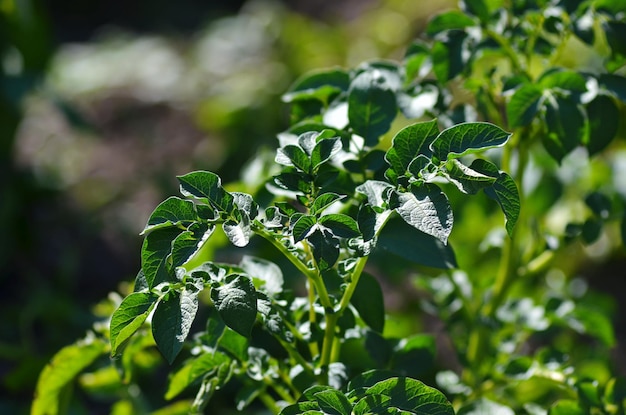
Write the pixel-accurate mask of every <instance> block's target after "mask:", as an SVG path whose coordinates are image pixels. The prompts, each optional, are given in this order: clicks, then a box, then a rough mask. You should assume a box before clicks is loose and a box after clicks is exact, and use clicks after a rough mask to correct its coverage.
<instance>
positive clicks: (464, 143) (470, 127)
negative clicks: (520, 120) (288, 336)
mask: <svg viewBox="0 0 626 415" xmlns="http://www.w3.org/2000/svg"><path fill="white" fill-rule="evenodd" d="M510 137H511V133H507V132H506V131H504V130H503V129H502V128H500V127H498V126H496V125H493V124H490V123H486V122H472V123H462V124H457V125H454V126H452V127H450V128H446V129H445V130H443V131H442V132H441V133H440V134H439V135H438V136H437V138H436V139H435V141H433V142H432V144H431V145H430V147H431V149H432V150H433V153H434V155H435V156H436V157H437V158H438V159H439V160H445V159H446V158H457V157H460V156H462V155H464V154H467V153H469V152H472V151H476V150H485V149H488V148H493V147H499V146H502V145H504V143H506V142H507V140H508V139H509V138H510Z"/></svg>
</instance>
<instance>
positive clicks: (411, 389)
mask: <svg viewBox="0 0 626 415" xmlns="http://www.w3.org/2000/svg"><path fill="white" fill-rule="evenodd" d="M365 393H366V395H383V396H387V397H389V398H391V399H390V400H389V401H388V402H386V406H387V407H395V408H398V409H400V410H404V411H410V412H412V413H414V414H416V415H434V414H437V415H447V414H450V415H454V409H452V405H451V404H450V402H448V400H447V399H446V397H445V396H444V395H443V393H441V392H439V391H438V390H437V389H434V388H431V387H430V386H426V385H424V384H423V383H422V382H420V381H419V380H415V379H412V378H408V377H394V378H391V379H387V380H383V381H380V382H378V383H376V384H375V385H373V386H372V387H370V388H368V389H367V391H366V392H365Z"/></svg>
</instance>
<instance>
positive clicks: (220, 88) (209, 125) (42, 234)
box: [0, 0, 454, 414]
mask: <svg viewBox="0 0 626 415" xmlns="http://www.w3.org/2000/svg"><path fill="white" fill-rule="evenodd" d="M453 4H454V1H451V0H450V1H420V2H415V1H411V0H367V1H357V0H342V1H335V0H333V1H330V0H316V1H306V0H295V1H282V2H280V1H271V0H250V1H231V0H229V1H211V2H201V1H198V0H186V1H184V2H177V3H172V2H166V1H152V2H147V1H139V2H123V1H110V2H105V1H93V2H80V1H64V0H53V1H48V2H40V1H35V0H0V282H1V283H2V287H3V288H2V290H0V316H1V318H0V378H1V386H0V388H1V389H0V390H1V392H0V412H1V413H11V414H19V413H26V412H27V410H28V407H29V405H30V402H31V399H32V393H33V389H34V385H35V382H36V378H37V374H38V373H39V371H40V370H41V368H42V367H43V365H44V364H45V363H46V362H47V361H48V360H49V359H50V357H51V356H52V354H54V353H55V352H56V351H57V350H59V349H60V348H61V347H62V346H64V345H66V344H68V343H71V342H72V341H74V339H76V338H79V337H81V336H82V335H83V334H84V333H85V331H86V330H87V329H88V328H89V327H90V326H91V324H92V323H93V321H94V319H95V317H94V313H93V311H94V309H93V308H92V307H93V304H95V303H97V302H98V301H99V300H101V299H103V298H105V297H106V296H107V293H109V292H111V291H115V290H117V289H118V288H119V284H123V283H124V282H125V281H130V280H132V278H133V277H134V275H135V273H136V272H137V270H138V269H139V266H140V264H139V249H140V244H141V238H140V237H139V235H138V233H139V231H140V230H141V229H142V227H143V225H144V223H145V221H146V220H147V217H148V215H149V214H150V212H151V211H152V209H153V208H154V206H156V205H157V204H158V203H159V202H160V201H161V200H163V199H164V198H165V197H167V196H169V195H171V194H175V193H176V192H177V184H176V179H175V176H176V175H177V174H184V173H186V172H188V171H190V170H192V169H204V170H212V171H215V172H217V173H219V174H220V176H222V177H223V178H224V179H225V181H226V182H229V181H234V180H238V179H239V178H240V172H241V170H242V167H243V166H244V165H245V164H247V163H249V162H250V161H251V160H256V161H255V162H254V163H252V166H251V167H250V168H248V169H247V171H248V176H247V177H248V178H249V179H250V180H251V181H254V179H255V178H256V177H257V176H255V168H256V169H258V168H262V166H259V163H262V161H263V160H264V158H263V157H261V156H259V155H260V154H263V153H265V154H268V152H269V151H271V150H268V148H270V149H271V148H273V147H274V144H275V137H276V133H277V132H279V131H281V130H282V129H284V128H285V127H286V126H287V125H288V119H287V118H288V113H287V110H286V109H285V107H284V104H282V103H281V102H280V95H281V94H282V93H283V92H284V91H285V90H286V89H287V87H288V86H289V85H290V83H291V82H293V80H294V79H296V78H297V77H298V76H299V75H301V74H303V73H304V72H306V71H308V70H311V69H319V68H325V67H329V66H334V65H340V66H354V65H356V64H357V63H360V62H361V61H363V60H367V59H373V58H385V57H394V58H399V57H401V56H402V55H403V53H404V50H405V48H406V46H407V45H408V44H409V43H410V41H411V40H412V39H413V38H414V37H415V36H417V35H418V34H419V33H420V32H421V31H422V30H423V28H424V25H425V23H426V22H427V20H428V18H429V16H430V15H432V14H433V13H435V12H436V11H439V10H441V9H444V8H446V7H450V6H453ZM265 159H266V158H265ZM255 165H256V167H255ZM256 171H257V172H258V170H256ZM95 311H96V312H97V311H98V310H97V309H96V310H95ZM90 413H95V412H90Z"/></svg>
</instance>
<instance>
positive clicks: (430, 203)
mask: <svg viewBox="0 0 626 415" xmlns="http://www.w3.org/2000/svg"><path fill="white" fill-rule="evenodd" d="M397 199H398V207H397V208H396V211H397V212H398V213H399V214H400V217H402V219H404V221H405V222H406V223H408V224H409V225H411V226H413V227H414V228H415V229H417V230H419V231H422V232H424V233H426V234H428V235H432V236H434V237H435V238H437V239H439V240H440V241H441V242H443V243H444V244H447V242H448V236H449V235H450V232H451V231H452V222H453V218H452V209H451V208H450V204H449V203H448V198H447V197H446V195H445V194H444V193H443V192H442V191H441V189H439V187H437V186H436V185H434V184H430V183H426V184H424V185H422V186H411V190H410V191H409V192H405V193H404V192H403V193H397Z"/></svg>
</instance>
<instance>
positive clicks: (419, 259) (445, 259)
mask: <svg viewBox="0 0 626 415" xmlns="http://www.w3.org/2000/svg"><path fill="white" fill-rule="evenodd" d="M376 248H377V249H380V250H382V251H383V252H388V253H392V254H394V255H397V256H399V257H401V258H403V259H405V260H407V261H411V262H412V263H416V264H420V265H426V266H428V267H434V268H441V269H452V268H456V267H457V263H456V258H455V255H454V251H453V250H452V248H451V247H450V245H444V243H443V242H441V241H440V240H439V239H437V238H435V237H434V236H431V235H427V234H425V233H424V232H421V231H419V230H417V229H415V228H413V227H412V226H409V225H408V224H407V223H406V222H404V221H403V220H400V219H399V218H392V219H390V220H389V221H388V222H387V224H386V225H385V226H384V228H383V229H382V231H381V232H380V235H379V236H378V242H377V244H376Z"/></svg>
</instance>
